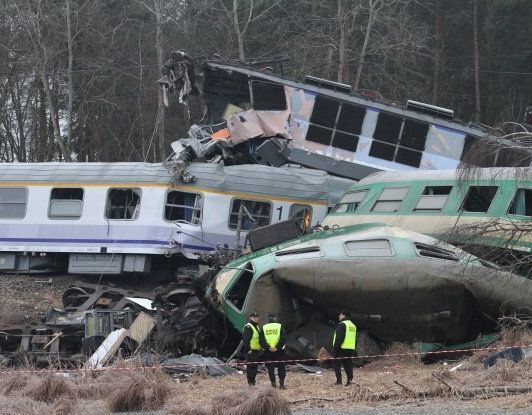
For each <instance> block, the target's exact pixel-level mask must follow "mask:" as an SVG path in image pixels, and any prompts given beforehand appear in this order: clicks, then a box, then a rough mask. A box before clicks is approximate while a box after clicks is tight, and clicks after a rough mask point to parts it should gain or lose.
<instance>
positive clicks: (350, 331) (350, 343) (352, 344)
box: [333, 320, 357, 350]
mask: <svg viewBox="0 0 532 415" xmlns="http://www.w3.org/2000/svg"><path fill="white" fill-rule="evenodd" d="M340 324H344V325H345V337H344V341H343V342H342V344H341V346H340V348H341V349H348V350H355V349H356V347H357V326H355V325H354V324H353V322H352V321H351V320H342V321H341V322H340ZM335 343H336V330H335V332H334V337H333V346H334V344H335Z"/></svg>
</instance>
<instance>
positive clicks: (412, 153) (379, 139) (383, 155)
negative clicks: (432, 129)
mask: <svg viewBox="0 0 532 415" xmlns="http://www.w3.org/2000/svg"><path fill="white" fill-rule="evenodd" d="M428 131H429V124H428V123H424V122H420V121H415V120H411V119H406V118H403V117H399V116H397V115H393V114H388V113H385V112H381V113H379V118H378V120H377V125H376V127H375V132H374V133H373V142H372V143H371V147H370V149H369V155H370V156H372V157H377V158H380V159H383V160H388V161H395V162H396V163H400V164H405V165H407V166H412V167H419V165H420V164H421V156H422V152H423V151H424V150H425V142H426V140H427V133H428Z"/></svg>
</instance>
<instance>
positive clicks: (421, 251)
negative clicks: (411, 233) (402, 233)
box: [414, 242, 458, 261]
mask: <svg viewBox="0 0 532 415" xmlns="http://www.w3.org/2000/svg"><path fill="white" fill-rule="evenodd" d="M414 246H415V247H416V251H417V253H418V255H419V256H424V257H428V258H435V259H447V260H449V261H458V257H457V256H456V255H455V253H454V252H451V251H448V250H447V249H443V248H439V247H436V246H432V245H426V244H422V243H419V242H415V243H414Z"/></svg>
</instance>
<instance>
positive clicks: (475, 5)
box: [473, 0, 480, 122]
mask: <svg viewBox="0 0 532 415" xmlns="http://www.w3.org/2000/svg"><path fill="white" fill-rule="evenodd" d="M473 46H474V52H473V53H474V59H475V121H476V122H479V121H480V70H479V62H478V57H479V51H478V0H473Z"/></svg>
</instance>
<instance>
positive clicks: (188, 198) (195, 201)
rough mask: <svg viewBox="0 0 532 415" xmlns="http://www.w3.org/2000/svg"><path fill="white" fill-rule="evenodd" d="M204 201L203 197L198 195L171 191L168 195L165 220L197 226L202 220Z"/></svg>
mask: <svg viewBox="0 0 532 415" xmlns="http://www.w3.org/2000/svg"><path fill="white" fill-rule="evenodd" d="M202 200H203V197H202V195H200V194H197V193H187V192H178V191H170V192H168V194H167V195H166V205H165V207H164V218H165V219H166V220H168V221H185V222H188V223H191V224H193V225H197V224H198V223H200V220H201V204H202Z"/></svg>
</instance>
